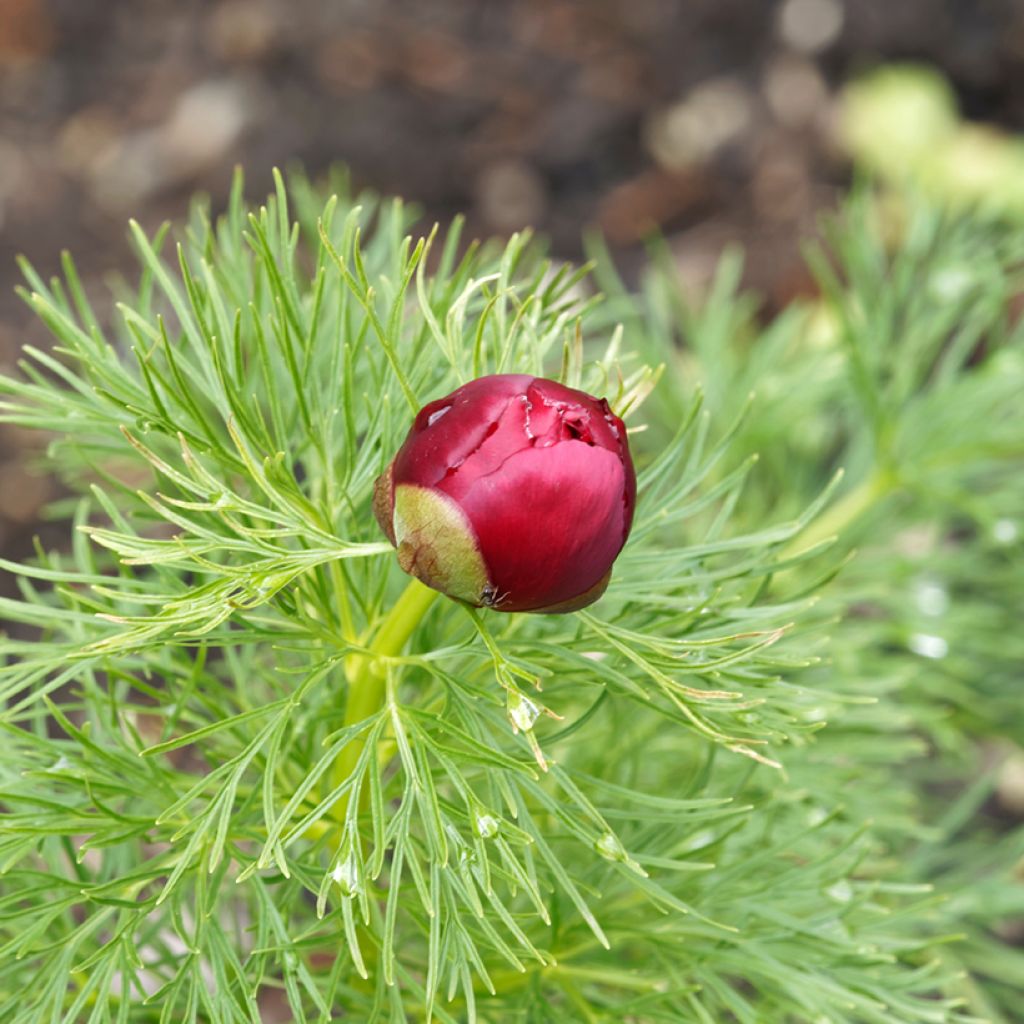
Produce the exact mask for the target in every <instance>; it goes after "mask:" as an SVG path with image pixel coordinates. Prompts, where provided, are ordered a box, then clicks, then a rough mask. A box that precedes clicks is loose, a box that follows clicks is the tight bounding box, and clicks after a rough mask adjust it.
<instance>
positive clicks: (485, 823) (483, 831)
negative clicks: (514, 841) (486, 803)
mask: <svg viewBox="0 0 1024 1024" xmlns="http://www.w3.org/2000/svg"><path fill="white" fill-rule="evenodd" d="M500 827H501V822H499V821H498V819H497V818H496V817H495V816H494V815H493V814H487V813H486V812H484V811H480V812H478V813H477V814H476V815H475V816H474V818H473V831H474V832H475V833H476V834H477V835H478V836H479V837H480V838H481V839H493V838H494V837H495V836H496V835H497V834H498V829H499V828H500Z"/></svg>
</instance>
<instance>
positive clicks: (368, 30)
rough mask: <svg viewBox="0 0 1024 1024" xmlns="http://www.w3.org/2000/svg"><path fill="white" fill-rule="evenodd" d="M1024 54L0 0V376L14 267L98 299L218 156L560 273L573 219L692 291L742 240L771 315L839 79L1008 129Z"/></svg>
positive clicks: (15, 477) (363, 11) (810, 207)
mask: <svg viewBox="0 0 1024 1024" xmlns="http://www.w3.org/2000/svg"><path fill="white" fill-rule="evenodd" d="M1022 58H1024V5H1022V4H1021V3H1020V2H1019V0H986V2H983V3H973V2H968V0H957V2H954V0H900V2H899V3H893V2H892V0H686V2H681V0H680V2H676V0H508V2H498V0H431V2H427V3H413V2H412V0H287V2H285V0H218V2H198V0H191V2H187V0H147V2H146V3H145V4H142V3H138V2H131V0H0V365H2V366H3V367H4V368H5V369H9V368H10V366H11V365H12V363H13V361H14V360H15V359H16V357H17V351H18V349H19V348H20V346H21V345H22V344H24V343H25V342H27V341H31V342H40V341H42V342H44V343H45V342H46V336H45V333H44V332H43V331H42V330H41V329H40V327H39V325H38V324H35V323H34V322H33V321H32V318H31V317H30V316H29V315H28V313H27V311H26V310H25V309H24V307H23V306H22V305H21V304H20V302H19V300H18V299H17V298H16V297H15V296H14V294H13V288H14V285H15V284H16V283H17V281H18V273H17V269H16V267H15V266H14V257H15V255H16V254H17V253H24V254H26V255H27V256H28V257H29V258H30V259H31V261H32V262H33V263H34V264H35V265H36V266H37V267H38V268H39V269H40V270H41V271H42V272H44V273H46V274H50V273H53V272H54V271H55V270H56V268H57V265H58V260H59V253H60V250H61V249H63V248H67V249H69V250H71V251H72V252H73V253H74V254H75V256H76V259H77V261H78V263H79V266H80V269H81V270H82V272H83V274H84V276H85V279H86V285H87V288H89V289H90V290H93V291H97V292H98V291H100V290H101V289H102V280H103V277H104V275H105V274H106V273H107V272H109V271H111V270H116V269H118V268H125V267H128V266H130V263H131V259H130V253H129V250H128V245H127V241H126V236H125V224H126V221H127V219H128V217H130V216H134V217H136V218H138V219H139V220H140V221H141V222H142V223H143V225H144V226H149V227H152V226H154V225H155V224H157V223H158V222H160V221H161V220H163V219H164V218H167V217H180V216H181V215H182V213H183V211H184V210H185V208H186V205H187V200H188V196H189V195H190V194H191V193H192V192H193V191H194V190H196V189H201V190H205V191H207V192H208V193H209V194H210V195H211V197H212V200H213V203H214V206H215V207H216V206H217V205H219V204H220V203H222V202H223V199H224V196H225V194H226V190H227V188H228V185H229V182H230V176H231V169H232V167H233V166H234V165H235V164H236V163H241V164H243V165H244V166H245V168H246V171H247V176H248V181H249V187H250V191H251V192H252V194H254V195H258V194H260V193H261V192H263V191H265V190H266V189H267V188H268V186H269V184H270V168H271V167H273V166H275V165H282V166H283V165H287V164H288V163H290V162H291V161H294V160H298V161H301V162H302V163H304V164H305V166H306V167H307V169H308V170H309V171H310V172H311V173H313V174H319V173H322V172H323V171H324V170H325V169H326V168H327V167H328V166H329V165H330V164H331V163H333V162H335V161H344V162H345V163H347V164H349V166H350V167H351V168H352V171H353V174H354V176H355V179H356V181H357V183H359V184H366V185H370V186H372V187H374V188H375V189H378V190H382V191H386V192H387V191H394V192H397V193H400V194H402V195H404V196H406V197H407V198H409V199H412V200H415V201H417V202H419V203H420V204H421V205H422V206H423V208H424V210H425V212H426V213H427V215H428V216H429V217H430V218H438V219H444V218H447V217H450V216H451V215H452V214H454V213H456V212H465V213H467V215H468V218H469V229H470V231H471V233H474V234H492V233H499V234H501V233H507V232H509V231H512V230H514V229H516V228H519V227H521V226H523V225H526V224H532V225H534V226H536V227H537V228H539V229H541V230H542V231H544V232H546V233H547V234H548V235H549V236H550V237H551V239H552V245H553V250H554V253H555V255H557V256H561V257H566V258H574V257H577V256H579V254H580V236H581V231H582V230H583V229H584V227H587V226H597V227H598V228H600V229H601V230H602V231H603V232H604V233H605V234H606V235H607V236H608V238H609V240H610V241H611V243H612V245H613V246H614V248H615V249H616V250H617V252H618V253H619V254H620V255H621V257H622V259H623V261H624V263H625V265H626V266H627V268H628V267H629V266H630V265H635V264H636V263H637V261H638V260H639V259H640V258H641V257H640V253H641V252H642V240H643V238H644V236H645V235H646V234H647V233H648V232H650V231H651V230H655V229H656V230H660V231H661V232H663V233H665V234H666V235H667V236H668V237H669V239H670V242H671V247H672V251H673V253H674V254H675V256H676V259H677V261H678V263H679V269H680V273H681V274H683V275H684V276H686V277H687V279H689V280H692V281H694V282H697V283H699V282H700V281H701V280H704V279H706V277H707V275H708V273H709V272H710V269H711V268H712V267H713V266H714V263H715V260H716V259H717V256H718V254H719V253H720V252H721V250H722V248H723V247H724V246H726V245H728V244H730V243H735V242H738V243H740V244H742V245H743V246H745V247H746V249H747V252H748V258H747V270H746V275H747V280H748V283H750V284H751V285H753V286H754V287H756V288H757V289H759V290H760V291H762V292H763V293H764V294H765V295H766V296H767V301H768V303H769V304H770V305H771V306H775V307H777V306H778V305H781V304H782V303H784V302H785V301H787V299H788V298H790V297H791V296H792V295H794V294H797V293H800V292H801V291H804V290H806V289H807V288H808V287H809V285H808V282H807V279H806V276H805V273H804V271H803V269H802V264H801V261H800V258H799V252H798V247H797V246H798V241H799V239H801V238H802V237H805V236H806V235H807V234H808V233H809V232H810V231H812V230H813V227H814V222H815V216H816V213H817V212H818V211H819V210H820V209H821V208H822V207H823V206H826V207H827V206H829V205H830V204H832V203H833V202H834V200H835V197H836V195H837V193H838V191H839V189H841V188H842V186H843V185H844V183H845V182H846V181H847V179H848V174H849V172H848V168H847V167H846V166H845V164H844V162H843V160H842V158H841V157H840V156H839V155H838V154H837V152H836V149H835V146H834V144H833V142H832V134H833V133H832V124H833V118H834V97H835V91H836V89H837V87H838V85H839V84H840V83H841V82H842V81H844V80H845V79H846V78H847V77H848V76H849V75H851V74H854V73H856V72H857V71H858V70H860V69H863V68H866V67H869V66H871V65H873V64H875V63H878V62H881V61H885V60H893V59H919V60H927V61H930V62H932V63H934V64H936V65H937V66H938V67H940V68H941V69H942V70H944V71H945V72H946V73H947V74H948V75H949V76H950V77H951V79H952V80H953V82H954V84H955V85H956V87H957V90H958V93H959V95H960V98H961V101H962V103H963V105H964V109H965V112H966V113H967V114H968V115H969V116H972V117H977V118H982V119H986V120H992V121H997V122H999V123H1001V124H1004V125H1006V126H1008V127H1010V128H1014V129H1021V128H1022V127H1024V89H1022V88H1021V87H1020V84H1019V83H1020V76H1019V68H1020V63H1021V60H1022ZM1015 72H1016V74H1015ZM37 444H38V442H37ZM31 452H32V443H31V442H30V440H29V439H28V438H26V436H25V435H24V434H23V433H21V432H18V431H14V430H12V429H9V428H0V551H2V552H3V554H4V555H6V556H7V557H11V556H12V555H14V556H17V555H23V554H24V553H25V552H26V550H27V546H28V543H29V540H30V537H31V534H32V533H33V532H34V531H36V530H37V529H38V528H39V527H38V516H39V511H40V508H41V506H42V504H43V503H44V502H45V501H46V499H47V497H48V495H49V494H50V492H51V485H50V484H49V483H48V482H47V481H46V480H44V479H42V478H41V477H39V476H38V475H37V474H35V473H34V472H33V471H32V470H31V468H29V467H27V465H26V458H27V455H30V454H31ZM10 584H11V581H10V580H4V581H2V582H0V591H4V592H8V591H9V589H10Z"/></svg>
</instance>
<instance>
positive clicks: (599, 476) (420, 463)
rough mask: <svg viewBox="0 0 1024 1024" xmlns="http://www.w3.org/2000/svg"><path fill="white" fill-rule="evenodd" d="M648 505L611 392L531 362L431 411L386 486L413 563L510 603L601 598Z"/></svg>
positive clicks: (496, 604) (386, 513)
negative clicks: (571, 382)
mask: <svg viewBox="0 0 1024 1024" xmlns="http://www.w3.org/2000/svg"><path fill="white" fill-rule="evenodd" d="M635 503H636V474H635V473H634V471H633V462H632V459H631V458H630V455H629V445H628V443H627V440H626V428H625V426H624V425H623V423H622V420H620V419H619V418H618V417H617V416H615V415H614V414H613V413H612V411H611V409H609V407H608V403H607V402H606V401H605V400H604V399H603V398H602V399H597V398H592V397H591V396H590V395H588V394H585V393H584V392H582V391H576V390H575V389H573V388H567V387H565V386H564V385H562V384H558V383H556V382H555V381H552V380H544V379H543V378H542V377H529V376H526V375H522V374H499V375H497V376H493V377H481V378H480V379H479V380H474V381H470V382H469V383H468V384H464V385H463V386H462V387H460V388H458V389H457V390H455V391H453V392H452V393H451V394H450V395H448V396H447V397H446V398H440V399H438V400H437V401H435V402H431V403H430V404H429V405H427V406H425V407H424V408H423V409H421V410H420V412H419V415H417V417H416V419H415V421H414V422H413V425H412V429H411V430H410V431H409V435H408V437H406V439H405V443H404V444H403V445H402V447H401V448H400V449H399V451H398V454H397V455H396V456H395V457H394V459H393V460H392V462H391V465H390V466H388V468H387V469H386V470H385V471H384V473H382V474H381V476H380V477H379V478H378V480H377V485H376V490H375V492H374V511H375V513H376V515H377V520H378V522H379V523H380V525H381V529H383V531H384V532H385V533H386V534H387V536H388V539H389V540H390V541H391V543H392V544H394V545H395V546H396V547H397V548H398V561H399V564H400V565H401V566H402V568H403V569H404V570H405V571H406V572H408V573H410V574H412V575H413V576H416V577H418V578H419V579H420V580H422V581H423V582H424V583H425V584H427V586H429V587H433V588H434V589H435V590H440V591H441V592H442V593H444V594H448V595H449V596H450V597H455V598H458V599H459V600H462V601H466V602H468V603H469V604H473V605H477V606H479V605H487V606H488V607H492V608H496V609H498V610H499V611H507V612H520V611H534V612H567V611H574V610H575V609H577V608H582V607H584V606H585V605H588V604H590V603H591V602H593V601H596V600H597V599H598V598H599V597H600V596H601V594H602V593H603V592H604V589H605V587H606V586H607V585H608V579H609V577H610V576H611V568H612V562H614V561H615V558H616V556H617V555H618V553H619V552H620V551H621V550H622V545H623V544H625V542H626V538H627V537H628V536H629V529H630V526H631V525H632V523H633V508H634V505H635Z"/></svg>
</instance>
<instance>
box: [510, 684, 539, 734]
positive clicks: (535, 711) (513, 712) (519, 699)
mask: <svg viewBox="0 0 1024 1024" xmlns="http://www.w3.org/2000/svg"><path fill="white" fill-rule="evenodd" d="M540 710H541V709H540V705H539V704H537V703H536V702H535V701H532V700H530V698H529V697H527V696H526V694H525V693H523V692H522V691H520V690H509V691H508V717H509V718H510V719H511V721H512V725H513V726H514V727H515V728H516V729H518V730H519V731H520V732H529V731H530V730H531V729H532V728H533V726H534V723H535V722H536V721H537V719H538V718H539V717H540Z"/></svg>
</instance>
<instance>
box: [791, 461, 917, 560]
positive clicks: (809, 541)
mask: <svg viewBox="0 0 1024 1024" xmlns="http://www.w3.org/2000/svg"><path fill="white" fill-rule="evenodd" d="M896 485H897V481H896V478H895V476H894V475H893V474H892V473H891V472H886V471H885V470H882V469H878V470H876V471H875V472H874V473H872V474H871V476H869V477H868V478H867V479H866V480H864V481H863V482H861V483H859V484H858V485H857V486H856V487H855V488H854V489H853V490H852V491H850V492H849V493H848V494H846V495H845V496H844V497H843V498H841V499H840V500H839V501H837V502H836V503H835V504H834V505H832V506H831V507H830V508H829V509H828V511H827V512H825V513H824V515H821V516H819V517H818V518H817V519H815V520H814V522H812V523H811V524H810V526H808V528H807V529H806V530H804V531H803V532H802V533H800V534H799V535H798V536H797V537H795V538H794V539H793V541H792V542H791V543H790V544H789V545H788V546H787V548H786V549H785V551H784V554H786V555H793V554H796V553H797V551H805V550H807V549H808V548H812V547H814V545H815V544H818V543H820V542H821V541H823V540H827V539H828V538H829V537H842V535H843V534H844V533H845V532H846V531H847V530H848V529H849V527H850V526H852V525H853V524H854V523H855V522H856V521H857V520H858V519H860V517H861V516H862V515H864V513H865V512H867V511H868V510H869V509H870V508H871V507H872V506H873V505H874V504H875V503H876V502H878V501H880V500H881V499H882V498H884V497H885V496H886V495H888V494H890V493H891V492H892V491H893V490H894V489H895V488H896Z"/></svg>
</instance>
